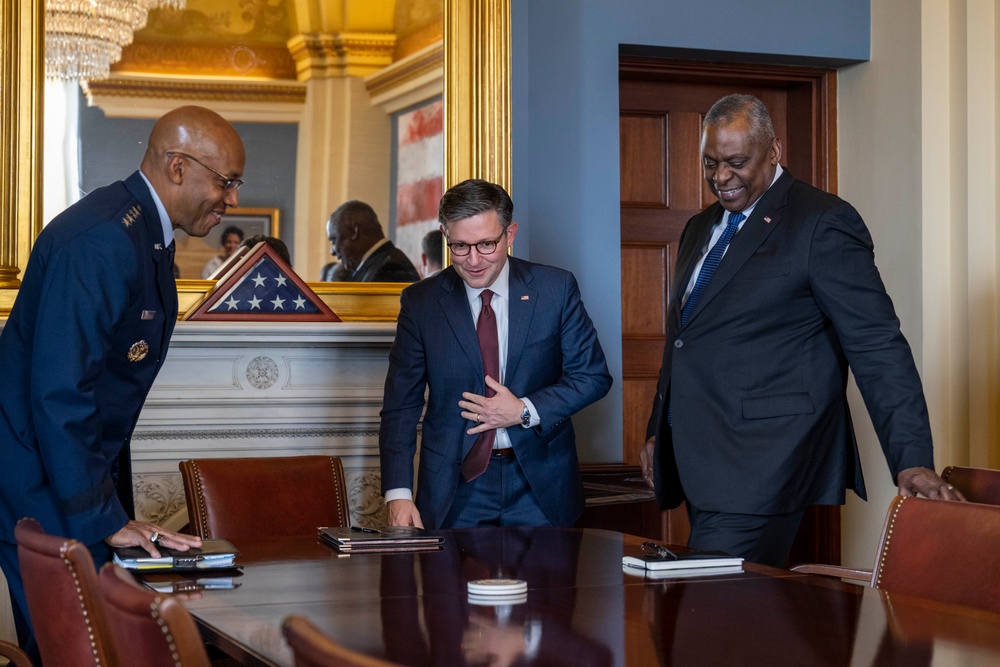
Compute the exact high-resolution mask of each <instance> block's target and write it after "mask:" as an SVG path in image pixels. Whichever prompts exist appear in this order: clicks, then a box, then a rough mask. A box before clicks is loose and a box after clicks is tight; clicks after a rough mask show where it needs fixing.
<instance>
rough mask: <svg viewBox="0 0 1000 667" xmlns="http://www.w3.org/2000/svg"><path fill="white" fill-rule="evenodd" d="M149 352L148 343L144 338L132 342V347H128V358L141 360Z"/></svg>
mask: <svg viewBox="0 0 1000 667" xmlns="http://www.w3.org/2000/svg"><path fill="white" fill-rule="evenodd" d="M147 354H149V344H148V343H146V341H144V340H140V341H138V342H135V343H132V347H130V348H129V349H128V360H129V361H142V360H143V359H145V358H146V355H147Z"/></svg>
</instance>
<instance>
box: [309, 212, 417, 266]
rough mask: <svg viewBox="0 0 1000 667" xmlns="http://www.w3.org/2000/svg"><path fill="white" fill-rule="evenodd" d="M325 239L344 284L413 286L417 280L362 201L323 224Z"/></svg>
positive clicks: (404, 258) (402, 255) (402, 254)
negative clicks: (340, 270) (342, 273)
mask: <svg viewBox="0 0 1000 667" xmlns="http://www.w3.org/2000/svg"><path fill="white" fill-rule="evenodd" d="M326 235H327V237H329V239H330V246H331V248H332V252H333V254H334V255H336V256H337V257H339V258H340V264H341V266H343V269H342V271H344V272H345V273H346V274H347V276H348V277H347V278H345V279H344V280H345V281H347V282H354V283H361V282H364V283H372V282H375V283H412V282H413V281H415V280H419V279H420V276H419V275H417V268H416V267H415V266H413V262H411V261H410V260H409V258H408V257H407V256H406V254H405V253H404V252H403V251H402V250H400V249H399V248H397V247H396V246H394V245H393V244H392V241H390V240H389V239H387V238H385V234H384V233H382V225H381V223H379V221H378V215H376V214H375V210H374V209H372V207H371V206H369V205H368V204H366V203H364V202H363V201H357V200H352V201H349V202H345V203H343V204H341V205H340V206H338V207H337V210H336V211H334V212H333V213H332V214H330V219H329V220H328V221H327V223H326Z"/></svg>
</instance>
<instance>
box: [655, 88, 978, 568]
mask: <svg viewBox="0 0 1000 667" xmlns="http://www.w3.org/2000/svg"><path fill="white" fill-rule="evenodd" d="M701 146H702V164H703V168H704V173H705V180H706V181H707V182H708V187H709V189H710V190H711V191H712V193H713V194H714V195H715V196H716V197H717V198H718V202H716V203H715V204H712V205H711V206H709V207H708V208H707V209H705V210H704V211H702V212H701V213H699V214H698V215H696V216H694V217H693V218H691V220H690V221H689V222H688V224H687V226H686V227H685V229H684V232H683V233H682V234H681V239H680V244H679V246H678V252H677V269H676V271H675V274H674V282H673V287H672V293H671V295H670V306H669V311H668V313H667V315H668V322H667V340H666V346H665V347H664V352H663V366H662V369H661V371H660V379H659V384H658V386H657V391H656V396H655V397H654V402H653V412H652V415H651V417H650V420H649V426H648V430H647V437H648V438H649V441H648V442H647V447H646V451H645V452H644V456H643V459H644V464H645V465H646V466H647V472H648V473H651V476H652V480H651V481H652V483H653V486H654V489H655V490H656V496H657V498H658V500H659V502H660V506H661V507H662V508H664V509H666V508H672V507H677V506H678V505H680V503H681V502H683V501H685V500H686V501H687V511H688V517H689V519H690V522H691V537H690V540H689V545H690V546H692V547H695V548H698V549H717V550H721V551H726V552H729V553H732V554H734V555H739V556H743V557H745V558H747V559H748V560H752V561H756V562H761V563H765V564H770V565H776V566H779V567H783V566H784V565H785V563H786V561H787V559H788V553H789V551H790V549H791V544H792V541H793V540H794V538H795V534H796V532H797V530H798V526H799V522H800V520H801V518H802V515H803V512H804V511H805V509H806V508H808V507H809V506H810V505H835V504H843V503H844V496H845V489H853V490H854V491H855V493H857V494H858V495H859V496H860V497H862V498H865V487H864V479H863V478H862V475H861V461H860V458H859V455H858V448H857V443H856V441H855V437H854V429H853V426H852V423H851V415H850V412H849V410H848V404H847V396H846V391H847V370H848V365H850V368H851V370H853V372H854V376H855V378H856V379H857V383H858V387H859V389H860V390H861V394H862V396H863V397H864V399H865V404H866V405H867V406H868V411H869V413H870V415H871V417H872V422H873V423H874V425H875V430H876V432H877V433H878V435H879V439H880V441H881V443H882V448H883V450H884V452H885V456H886V460H887V462H888V464H889V469H890V471H891V473H892V475H893V479H894V480H895V481H896V483H897V484H898V486H899V493H900V494H902V495H916V494H917V493H920V494H923V495H925V496H927V497H930V498H945V499H954V500H959V499H961V495H960V494H959V493H958V491H956V490H954V489H952V488H951V487H950V486H948V485H947V484H946V483H945V482H944V481H943V480H942V479H941V478H940V477H938V476H937V475H936V474H935V473H934V471H933V466H934V457H933V451H932V446H931V430H930V424H929V421H928V418H927V406H926V404H925V402H924V396H923V390H922V388H921V383H920V376H919V375H918V374H917V369H916V366H915V365H914V362H913V355H912V354H911V352H910V348H909V345H907V343H906V339H905V338H903V334H902V333H901V332H900V327H899V320H898V319H897V318H896V314H895V312H894V310H893V307H892V301H891V300H890V299H889V296H888V295H887V294H886V292H885V287H884V286H883V284H882V279H881V278H880V276H879V273H878V269H877V268H876V267H875V260H874V249H873V245H872V240H871V236H870V235H869V233H868V229H867V228H866V227H865V224H864V221H862V219H861V217H860V216H859V215H858V212H857V211H855V210H854V208H853V207H852V206H851V205H850V204H848V203H847V202H845V201H843V200H841V199H839V198H837V197H835V196H833V195H831V194H828V193H825V192H822V191H820V190H817V189H815V188H813V187H811V186H809V185H807V184H806V183H803V182H802V181H798V180H795V179H794V178H793V177H792V175H791V174H790V173H789V172H788V171H787V170H785V169H783V168H782V167H781V166H780V165H779V160H780V158H781V142H780V141H779V140H778V139H777V138H776V137H775V136H774V130H773V128H772V125H771V118H770V115H769V114H768V112H767V109H766V108H765V107H764V105H763V103H761V101H760V100H758V99H757V98H755V97H753V96H750V95H731V96H728V97H725V98H723V99H721V100H719V101H718V102H716V103H715V105H713V107H712V109H711V110H710V111H709V112H708V114H707V115H706V116H705V120H704V124H703V134H702V143H701ZM741 219H742V221H741ZM727 246H728V247H727ZM716 267H717V268H716ZM654 445H655V449H654ZM650 450H653V451H652V455H651V454H650ZM650 464H651V467H652V469H651V470H649V466H650ZM647 479H648V478H647Z"/></svg>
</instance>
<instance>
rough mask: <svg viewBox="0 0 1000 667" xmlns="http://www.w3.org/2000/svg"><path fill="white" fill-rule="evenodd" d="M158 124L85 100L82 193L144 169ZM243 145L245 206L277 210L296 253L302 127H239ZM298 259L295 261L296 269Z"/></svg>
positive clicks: (242, 197)
mask: <svg viewBox="0 0 1000 667" xmlns="http://www.w3.org/2000/svg"><path fill="white" fill-rule="evenodd" d="M154 122H155V121H153V120H143V119H133V118H107V117H105V115H104V112H103V111H101V110H100V109H97V108H93V107H88V106H87V101H86V99H84V98H83V97H82V96H81V99H80V137H81V140H80V156H81V157H80V159H81V163H80V188H81V190H82V191H83V192H84V193H87V192H90V191H91V190H93V189H95V188H99V187H101V186H102V185H107V184H108V183H112V182H114V181H118V180H122V179H124V178H126V177H128V175H129V174H131V173H132V172H133V171H135V170H136V169H138V168H139V162H141V161H142V156H143V153H145V152H146V140H147V139H149V132H150V131H151V130H152V129H153V123H154ZM233 126H234V127H235V128H236V131H237V132H239V134H240V137H241V138H242V139H243V146H244V148H245V149H246V154H247V161H246V171H245V173H244V175H243V180H244V181H246V183H245V184H244V185H243V187H242V188H240V206H241V207H242V206H260V207H266V208H277V209H279V211H280V236H281V240H282V241H284V242H285V243H286V244H287V245H288V249H289V251H291V250H292V249H293V248H294V247H295V230H294V228H293V221H294V220H295V158H296V146H297V145H298V133H299V128H298V125H295V124H292V123H233ZM294 260H295V257H294V255H293V256H292V261H293V263H294Z"/></svg>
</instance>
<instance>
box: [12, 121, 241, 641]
mask: <svg viewBox="0 0 1000 667" xmlns="http://www.w3.org/2000/svg"><path fill="white" fill-rule="evenodd" d="M243 163H244V152H243V144H242V142H241V141H240V138H239V135H237V134H236V131H235V130H234V129H233V128H232V126H231V125H229V123H227V122H226V121H225V120H224V119H223V118H222V117H221V116H219V115H218V114H216V113H214V112H212V111H209V110H208V109H204V108H201V107H181V108H179V109H175V110H174V111H171V112H170V113H168V114H166V115H165V116H163V117H162V118H161V119H160V120H159V121H157V123H156V124H155V125H154V127H153V130H152V133H151V134H150V137H149V143H148V145H147V147H146V153H145V156H144V157H143V160H142V164H141V165H140V169H139V171H137V172H135V173H134V174H132V175H131V176H129V177H128V178H127V179H126V180H125V181H118V182H117V183H114V184H112V185H109V186H107V187H104V188H101V189H98V190H95V191H94V192H92V193H90V194H89V195H87V196H86V197H84V198H83V199H82V200H81V201H79V202H77V203H76V204H74V205H73V206H71V207H70V208H68V209H67V210H66V211H64V212H63V213H62V214H60V215H59V216H57V217H56V218H55V219H54V220H53V221H52V222H51V223H49V225H48V226H46V227H45V229H44V230H43V231H42V232H41V234H39V235H38V238H37V239H36V241H35V244H34V248H33V249H32V252H31V257H30V259H29V261H28V267H27V270H26V271H25V275H24V281H23V283H22V285H21V289H20V291H19V293H18V296H17V300H16V301H15V303H14V306H13V308H12V309H11V313H10V317H9V319H8V320H7V322H6V324H5V325H4V328H3V333H2V335H0V364H2V367H3V372H2V373H0V460H2V461H3V464H2V465H0V565H2V567H3V572H4V574H5V575H6V577H7V583H8V584H9V586H10V591H11V598H12V600H13V608H14V613H15V621H16V624H17V626H18V634H19V639H20V640H21V641H22V643H27V642H28V637H29V635H30V624H29V623H28V608H27V605H26V600H25V596H24V587H23V585H22V583H21V578H20V571H19V569H18V563H17V550H16V546H15V544H14V526H15V524H16V522H17V521H18V520H19V519H21V518H22V517H25V516H30V517H33V518H35V519H37V520H38V521H39V522H40V523H41V525H42V527H43V528H44V529H45V530H46V532H48V533H51V534H55V535H61V536H66V537H71V538H75V539H77V540H79V541H81V542H83V543H84V544H87V545H88V547H89V548H90V550H91V552H92V553H93V555H94V559H95V562H96V564H97V565H98V566H100V565H101V564H103V563H104V562H106V561H108V560H109V557H110V548H111V547H126V546H139V547H143V548H145V549H146V550H147V551H149V553H150V554H152V555H154V556H159V555H160V554H159V550H158V549H157V546H166V547H172V548H177V549H182V550H186V549H187V548H188V547H190V546H198V545H200V544H201V541H200V540H199V539H198V538H196V537H193V536H190V535H180V534H176V533H171V532H168V531H165V530H162V529H159V528H157V526H156V525H154V524H151V523H146V522H139V521H134V520H132V519H133V518H134V516H135V510H134V507H133V504H132V475H131V465H130V457H129V440H130V437H131V434H132V429H133V428H134V426H135V423H136V420H137V419H138V418H139V411H140V409H141V408H142V404H143V401H144V400H145V398H146V394H147V392H148V391H149V388H150V386H151V385H152V384H153V380H154V378H155V377H156V374H157V372H158V371H159V370H160V367H161V366H162V365H163V360H164V358H165V356H166V353H167V345H168V343H169V341H170V335H171V333H172V332H173V329H174V324H175V322H176V320H177V290H176V287H175V285H174V278H173V271H172V264H173V251H174V244H173V236H174V233H173V230H174V229H182V230H184V231H185V232H187V233H188V234H189V235H191V236H198V237H203V236H205V235H206V234H208V232H209V230H210V229H212V227H214V226H215V225H217V224H219V222H220V220H221V219H222V215H223V214H224V213H225V212H226V209H227V207H232V206H237V204H238V201H239V198H238V195H237V192H236V190H237V188H238V187H239V186H240V185H241V184H242V181H241V180H240V179H239V176H240V175H241V174H242V172H243ZM32 648H33V647H32Z"/></svg>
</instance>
